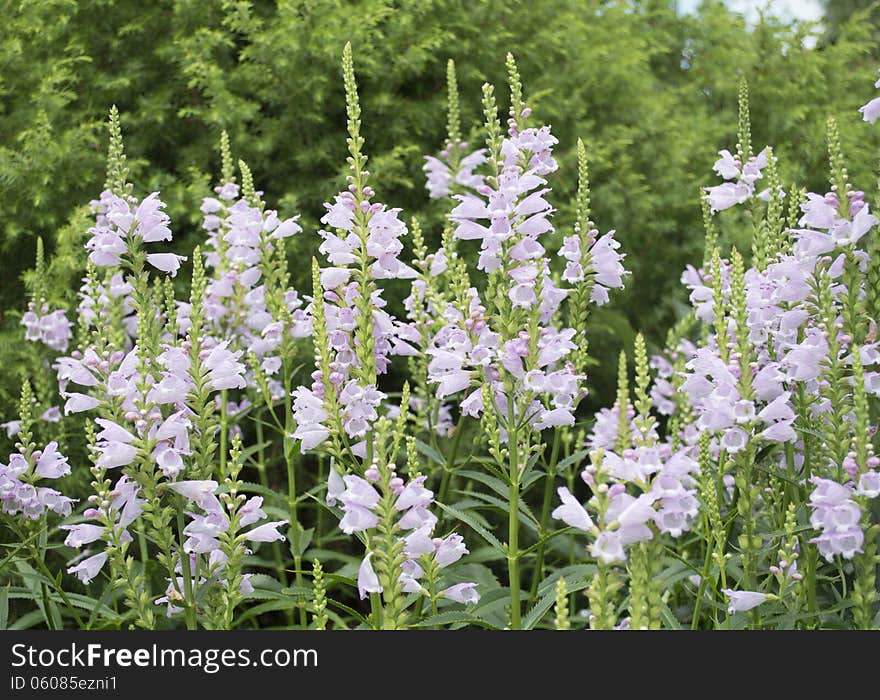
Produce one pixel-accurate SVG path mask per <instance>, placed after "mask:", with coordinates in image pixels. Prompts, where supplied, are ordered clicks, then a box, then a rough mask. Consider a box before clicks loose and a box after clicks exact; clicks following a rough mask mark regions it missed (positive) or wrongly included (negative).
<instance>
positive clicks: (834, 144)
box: [826, 117, 850, 217]
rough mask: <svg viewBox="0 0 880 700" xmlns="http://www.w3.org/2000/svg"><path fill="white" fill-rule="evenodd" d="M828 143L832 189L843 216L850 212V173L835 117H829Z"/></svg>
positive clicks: (827, 128) (827, 127)
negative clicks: (845, 161) (847, 168)
mask: <svg viewBox="0 0 880 700" xmlns="http://www.w3.org/2000/svg"><path fill="white" fill-rule="evenodd" d="M826 141H827V144H828V166H829V168H830V171H831V191H832V192H834V193H835V194H836V195H837V201H838V207H839V212H840V215H841V216H844V217H845V216H847V215H848V214H849V193H850V184H849V173H848V172H847V170H846V165H845V163H844V157H843V148H842V147H841V145H840V129H839V128H838V126H837V120H836V119H835V118H834V117H828V122H827V126H826Z"/></svg>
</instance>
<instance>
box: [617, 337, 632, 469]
mask: <svg viewBox="0 0 880 700" xmlns="http://www.w3.org/2000/svg"><path fill="white" fill-rule="evenodd" d="M627 374H628V372H627V366H626V352H624V351H623V350H621V351H620V355H619V356H618V361H617V402H616V404H615V406H616V408H617V437H616V440H615V449H616V450H617V451H618V452H623V451H624V450H626V449H628V448H629V447H630V403H629V380H628V378H627Z"/></svg>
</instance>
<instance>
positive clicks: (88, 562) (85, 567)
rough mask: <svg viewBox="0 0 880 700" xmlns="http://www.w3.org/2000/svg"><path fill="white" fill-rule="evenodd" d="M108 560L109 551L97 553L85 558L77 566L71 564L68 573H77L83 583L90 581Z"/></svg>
mask: <svg viewBox="0 0 880 700" xmlns="http://www.w3.org/2000/svg"><path fill="white" fill-rule="evenodd" d="M106 561H107V553H106V552H101V553H100V554H95V555H94V556H91V557H88V558H87V559H83V560H82V561H81V562H79V564H77V565H76V566H71V567H70V568H68V569H67V573H68V574H76V577H77V578H78V579H79V580H80V581H82V582H83V583H90V582H91V580H92V579H93V578H95V576H97V575H98V572H100V571H101V567H103V566H104V562H106Z"/></svg>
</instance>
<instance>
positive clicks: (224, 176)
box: [220, 129, 235, 184]
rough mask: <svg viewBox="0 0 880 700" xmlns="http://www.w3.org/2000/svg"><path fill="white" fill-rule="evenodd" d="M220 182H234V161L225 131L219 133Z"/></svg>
mask: <svg viewBox="0 0 880 700" xmlns="http://www.w3.org/2000/svg"><path fill="white" fill-rule="evenodd" d="M220 180H221V182H222V183H223V184H226V183H228V182H235V159H234V158H233V157H232V147H231V146H230V145H229V134H228V133H226V129H223V131H221V132H220Z"/></svg>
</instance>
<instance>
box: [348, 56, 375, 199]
mask: <svg viewBox="0 0 880 700" xmlns="http://www.w3.org/2000/svg"><path fill="white" fill-rule="evenodd" d="M342 79H343V83H344V85H345V114H346V118H347V121H346V126H347V129H348V139H347V143H348V152H349V154H350V156H349V158H348V165H349V169H350V170H351V175H350V176H349V183H350V184H352V185H354V186H355V188H356V190H357V192H358V193H361V194H362V193H363V188H364V187H365V186H366V184H367V178H368V176H369V173H368V172H366V171H365V170H364V168H365V166H366V164H367V156H366V155H364V154H363V152H362V149H363V146H364V139H363V137H362V136H361V103H360V99H359V98H358V91H357V79H356V78H355V74H354V57H353V56H352V50H351V42H350V41H349V42H346V44H345V47H344V48H343V50H342Z"/></svg>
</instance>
